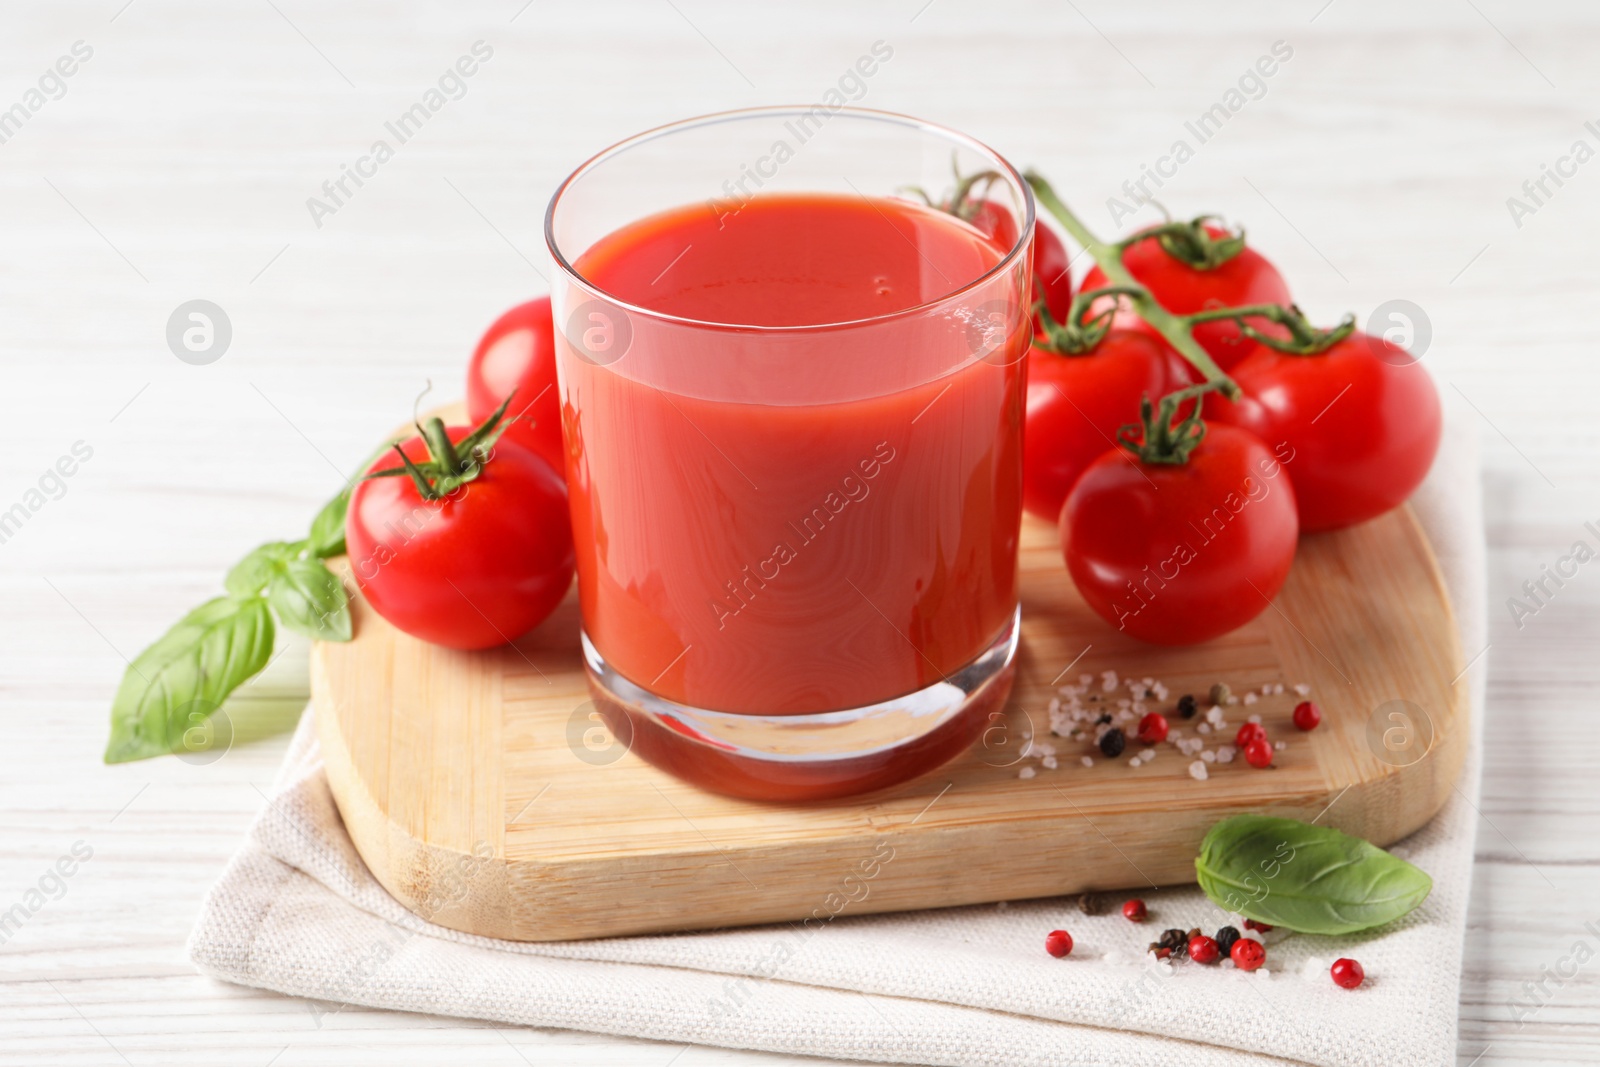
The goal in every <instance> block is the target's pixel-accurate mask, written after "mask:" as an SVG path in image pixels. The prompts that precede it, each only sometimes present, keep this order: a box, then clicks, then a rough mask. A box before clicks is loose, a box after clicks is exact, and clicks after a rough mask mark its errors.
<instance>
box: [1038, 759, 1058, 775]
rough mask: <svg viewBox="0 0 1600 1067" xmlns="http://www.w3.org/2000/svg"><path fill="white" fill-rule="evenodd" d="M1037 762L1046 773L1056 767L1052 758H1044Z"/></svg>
mask: <svg viewBox="0 0 1600 1067" xmlns="http://www.w3.org/2000/svg"><path fill="white" fill-rule="evenodd" d="M1039 762H1040V764H1042V765H1043V767H1044V769H1045V770H1047V771H1053V770H1055V769H1056V766H1057V764H1056V758H1055V757H1054V756H1046V757H1045V758H1044V759H1042V760H1040V761H1039Z"/></svg>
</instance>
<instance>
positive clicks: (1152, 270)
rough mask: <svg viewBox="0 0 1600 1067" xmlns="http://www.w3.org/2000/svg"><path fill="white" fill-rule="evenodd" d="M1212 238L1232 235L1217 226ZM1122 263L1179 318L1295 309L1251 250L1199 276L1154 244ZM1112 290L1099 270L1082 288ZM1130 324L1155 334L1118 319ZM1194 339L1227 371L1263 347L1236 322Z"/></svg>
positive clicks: (1266, 326)
mask: <svg viewBox="0 0 1600 1067" xmlns="http://www.w3.org/2000/svg"><path fill="white" fill-rule="evenodd" d="M1206 232H1207V233H1209V234H1211V236H1213V237H1226V236H1227V231H1226V230H1223V229H1222V228H1221V227H1217V226H1207V227H1206ZM1122 262H1123V265H1124V266H1126V267H1127V268H1128V273H1129V274H1132V275H1133V277H1134V279H1135V280H1136V281H1138V282H1139V284H1141V285H1143V286H1144V287H1145V288H1146V289H1149V290H1150V295H1151V296H1154V297H1155V298H1156V302H1157V303H1159V304H1160V305H1161V306H1162V307H1164V308H1166V309H1167V310H1168V311H1170V312H1172V313H1173V314H1175V315H1188V314H1192V313H1193V312H1196V311H1205V310H1209V309H1211V308H1218V307H1237V306H1239V305H1242V304H1288V303H1290V298H1289V286H1288V284H1287V283H1285V282H1284V280H1283V276H1282V275H1281V274H1279V273H1278V271H1277V268H1276V267H1274V266H1273V265H1272V264H1271V263H1269V262H1267V259H1266V257H1265V256H1263V255H1261V254H1260V253H1259V252H1257V251H1256V250H1255V249H1253V248H1250V247H1248V246H1247V247H1246V248H1244V249H1243V250H1242V251H1241V252H1240V253H1239V254H1238V255H1236V256H1234V257H1233V258H1232V259H1230V260H1228V261H1227V262H1226V263H1223V264H1222V265H1221V266H1218V267H1213V268H1211V269H1210V270H1198V269H1196V268H1195V267H1191V266H1190V265H1189V264H1187V263H1185V262H1184V261H1183V260H1181V259H1178V258H1177V257H1176V256H1173V255H1171V254H1170V253H1168V252H1167V250H1166V249H1164V248H1162V247H1161V242H1160V241H1157V240H1153V239H1152V240H1147V241H1138V242H1136V243H1134V244H1132V245H1129V246H1128V248H1127V250H1126V251H1125V252H1123V253H1122ZM1108 284H1109V283H1108V282H1107V281H1106V276H1105V274H1104V273H1102V272H1101V270H1100V268H1099V267H1095V268H1093V269H1092V270H1090V271H1089V273H1088V275H1087V276H1086V277H1085V278H1084V279H1083V285H1082V287H1081V288H1083V289H1085V290H1088V289H1099V288H1102V287H1104V286H1106V285H1108ZM1125 318H1127V319H1132V320H1134V321H1133V323H1132V325H1135V326H1136V327H1144V328H1145V329H1148V328H1149V327H1147V326H1145V325H1144V320H1143V319H1140V318H1138V316H1136V315H1133V314H1131V313H1128V314H1127V315H1118V321H1119V323H1120V322H1122V321H1123V320H1124V319H1125ZM1251 325H1252V326H1253V327H1255V328H1256V329H1257V330H1259V331H1260V332H1262V333H1265V334H1272V335H1276V332H1277V331H1278V330H1279V329H1280V328H1279V327H1276V326H1274V325H1273V324H1271V323H1268V322H1264V321H1260V320H1257V321H1255V322H1252V323H1251ZM1194 339H1195V340H1196V341H1198V342H1199V343H1200V347H1201V348H1203V349H1205V350H1206V353H1207V354H1208V355H1210V356H1211V358H1212V359H1214V360H1216V362H1217V365H1218V366H1219V367H1221V368H1222V369H1223V370H1225V371H1226V370H1229V369H1231V368H1232V367H1233V366H1235V365H1236V364H1237V363H1239V362H1240V361H1241V360H1243V359H1244V358H1245V357H1246V356H1249V355H1251V354H1252V353H1254V352H1255V351H1256V350H1257V349H1259V348H1260V347H1261V345H1260V344H1259V343H1258V342H1256V341H1252V340H1250V339H1249V338H1247V337H1244V336H1242V335H1241V334H1240V333H1239V326H1238V324H1237V323H1234V322H1203V323H1201V324H1200V325H1199V326H1196V327H1195V328H1194Z"/></svg>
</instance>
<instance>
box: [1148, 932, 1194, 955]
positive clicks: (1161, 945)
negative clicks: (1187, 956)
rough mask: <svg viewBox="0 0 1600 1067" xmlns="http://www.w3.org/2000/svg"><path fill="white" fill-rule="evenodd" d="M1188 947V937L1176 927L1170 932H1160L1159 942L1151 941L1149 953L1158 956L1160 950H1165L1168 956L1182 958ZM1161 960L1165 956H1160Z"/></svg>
mask: <svg viewBox="0 0 1600 1067" xmlns="http://www.w3.org/2000/svg"><path fill="white" fill-rule="evenodd" d="M1188 946H1189V935H1188V934H1186V933H1184V932H1183V931H1182V930H1179V929H1178V928H1177V927H1173V928H1172V929H1170V930H1163V931H1161V940H1159V941H1152V942H1151V943H1150V949H1149V951H1151V952H1154V953H1156V954H1157V955H1160V953H1161V950H1162V949H1165V950H1166V951H1167V955H1168V956H1182V955H1183V953H1184V951H1185V950H1186V949H1187V948H1188ZM1161 958H1162V959H1166V958H1167V956H1162V957H1161Z"/></svg>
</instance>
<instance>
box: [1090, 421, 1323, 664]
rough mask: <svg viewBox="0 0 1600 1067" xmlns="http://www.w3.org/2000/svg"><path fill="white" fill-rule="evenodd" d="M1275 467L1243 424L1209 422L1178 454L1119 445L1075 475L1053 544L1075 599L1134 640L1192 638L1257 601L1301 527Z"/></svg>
mask: <svg viewBox="0 0 1600 1067" xmlns="http://www.w3.org/2000/svg"><path fill="white" fill-rule="evenodd" d="M1294 499H1295V494H1294V488H1293V486H1291V485H1290V483H1289V479H1288V478H1287V477H1285V476H1283V469H1282V466H1281V465H1280V464H1279V462H1278V460H1277V459H1275V458H1274V456H1273V454H1272V452H1271V451H1269V450H1268V448H1267V446H1266V445H1264V444H1262V443H1261V441H1260V440H1259V439H1258V438H1256V437H1255V436H1254V435H1252V434H1248V433H1245V432H1244V431H1243V430H1239V429H1236V428H1234V427H1232V426H1219V425H1213V426H1211V427H1209V428H1208V430H1207V433H1206V436H1205V439H1204V440H1203V441H1201V442H1200V444H1199V445H1198V446H1197V447H1196V448H1195V449H1194V451H1193V452H1192V453H1191V454H1190V455H1189V459H1188V462H1186V463H1174V464H1166V463H1145V462H1143V461H1141V460H1139V459H1137V458H1135V457H1134V456H1132V455H1130V454H1128V453H1127V452H1126V451H1125V450H1123V449H1121V448H1117V449H1114V450H1112V451H1110V452H1106V453H1105V454H1104V455H1102V456H1101V457H1100V458H1099V459H1097V460H1095V461H1094V463H1092V464H1091V465H1090V466H1089V469H1088V470H1087V471H1085V472H1084V474H1083V477H1082V478H1079V479H1078V484H1077V485H1076V486H1074V487H1073V489H1072V492H1071V494H1069V495H1068V497H1067V502H1066V504H1065V505H1064V506H1063V507H1062V509H1061V547H1062V551H1063V553H1064V554H1065V556H1066V560H1067V570H1068V571H1069V572H1070V573H1071V574H1072V580H1073V582H1074V584H1076V585H1077V587H1078V592H1080V593H1081V594H1083V599H1084V600H1085V601H1086V602H1087V603H1088V605H1089V606H1090V607H1091V608H1093V609H1094V611H1095V612H1096V613H1097V614H1099V615H1100V616H1101V617H1102V618H1104V619H1105V620H1106V621H1107V622H1109V623H1111V625H1113V626H1115V627H1117V628H1118V629H1120V630H1123V631H1125V632H1127V633H1129V634H1131V635H1133V636H1134V637H1137V638H1139V639H1140V640H1143V641H1150V642H1153V643H1155V644H1161V645H1190V644H1196V643H1198V642H1201V641H1208V640H1210V639H1211V638H1213V637H1217V636H1219V635H1221V634H1225V633H1227V632H1228V631H1229V630H1233V629H1237V628H1238V627H1240V626H1243V625H1244V624H1245V623H1247V622H1249V621H1250V620H1251V619H1253V618H1255V617H1256V616H1257V615H1259V614H1261V612H1262V611H1264V610H1266V607H1267V604H1268V602H1269V600H1270V599H1271V598H1272V597H1273V596H1274V595H1275V594H1276V593H1277V592H1278V589H1279V588H1280V587H1281V586H1282V585H1283V581H1284V579H1285V578H1286V577H1288V574H1289V565H1290V564H1291V563H1293V562H1294V547H1295V539H1296V537H1297V536H1298V534H1299V530H1300V526H1299V522H1298V520H1297V519H1296V517H1295V503H1294Z"/></svg>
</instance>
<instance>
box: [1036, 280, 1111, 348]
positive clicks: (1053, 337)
mask: <svg viewBox="0 0 1600 1067" xmlns="http://www.w3.org/2000/svg"><path fill="white" fill-rule="evenodd" d="M1134 292H1135V290H1134V289H1133V288H1132V287H1130V286H1126V285H1108V286H1105V287H1104V288H1101V289H1092V290H1089V291H1087V292H1080V293H1075V294H1073V297H1072V305H1071V307H1069V308H1068V310H1067V314H1066V321H1064V322H1057V321H1056V320H1055V318H1054V317H1053V316H1052V315H1051V314H1050V308H1049V305H1048V304H1047V302H1046V300H1045V298H1044V297H1043V296H1040V297H1039V298H1038V299H1037V300H1035V301H1034V304H1033V313H1034V315H1035V316H1037V322H1038V326H1039V332H1040V334H1042V336H1035V337H1034V340H1033V347H1034V348H1037V349H1039V350H1040V351H1042V352H1050V353H1052V354H1054V355H1057V356H1084V355H1088V354H1089V353H1090V352H1093V351H1094V350H1095V348H1096V347H1098V346H1099V344H1100V342H1101V341H1103V340H1105V336H1106V334H1107V333H1109V332H1110V330H1111V324H1112V319H1113V318H1115V317H1116V313H1117V302H1116V300H1114V299H1113V300H1108V301H1107V302H1106V303H1105V305H1104V306H1103V307H1102V308H1101V310H1100V311H1098V312H1096V313H1095V314H1093V315H1091V314H1089V311H1090V309H1091V308H1093V306H1094V304H1095V302H1096V301H1098V300H1100V299H1101V298H1102V297H1119V296H1132V295H1133V294H1134Z"/></svg>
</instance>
